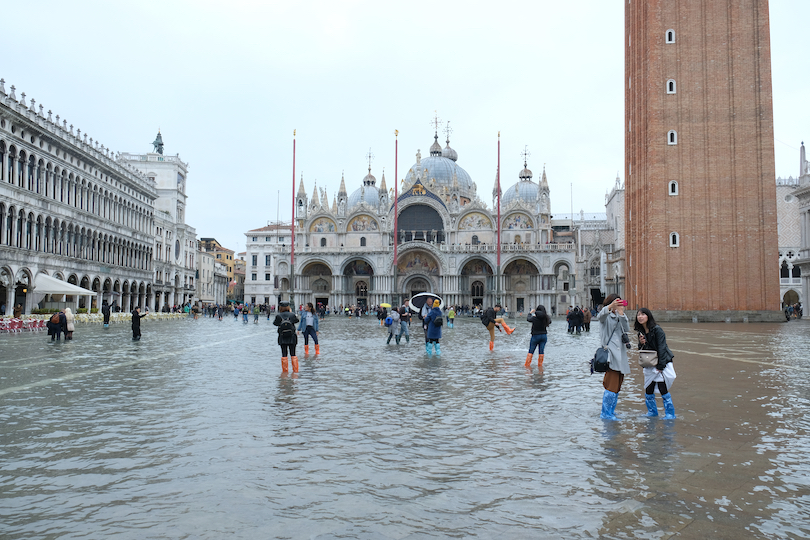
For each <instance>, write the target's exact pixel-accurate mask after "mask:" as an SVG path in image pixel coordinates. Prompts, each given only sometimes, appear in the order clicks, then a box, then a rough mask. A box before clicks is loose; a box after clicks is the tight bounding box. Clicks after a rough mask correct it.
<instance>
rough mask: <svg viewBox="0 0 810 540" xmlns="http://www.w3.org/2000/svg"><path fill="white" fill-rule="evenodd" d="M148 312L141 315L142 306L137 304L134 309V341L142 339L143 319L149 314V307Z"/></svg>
mask: <svg viewBox="0 0 810 540" xmlns="http://www.w3.org/2000/svg"><path fill="white" fill-rule="evenodd" d="M146 310H147V313H144V314H143V315H141V306H137V307H136V308H135V309H134V310H132V341H140V340H141V319H143V318H144V317H146V316H147V315H149V313H148V311H149V308H146Z"/></svg>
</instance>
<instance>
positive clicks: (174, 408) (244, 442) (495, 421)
mask: <svg viewBox="0 0 810 540" xmlns="http://www.w3.org/2000/svg"><path fill="white" fill-rule="evenodd" d="M251 319H252V318H251ZM515 324H516V326H517V331H516V332H515V333H514V334H513V335H511V336H507V335H506V334H499V335H497V336H496V344H495V351H494V352H490V351H489V350H488V347H487V342H488V337H487V336H488V335H487V333H486V330H485V328H484V327H483V326H482V325H481V324H480V322H479V321H478V320H477V319H467V320H465V319H457V322H456V325H455V328H453V329H449V328H446V327H445V328H444V338H443V339H442V355H441V356H440V357H435V356H433V357H428V356H427V355H426V354H425V352H424V341H423V338H422V339H420V337H419V334H420V331H421V329H420V328H419V327H418V326H417V325H414V326H412V327H411V330H412V333H413V334H414V336H413V338H412V339H411V342H410V343H409V344H406V343H405V341H404V340H403V342H402V344H401V345H399V346H396V345H395V344H393V341H392V344H391V345H388V346H386V344H385V338H386V336H387V333H386V331H385V329H383V328H380V327H379V326H378V322H377V320H376V319H375V318H373V317H371V318H362V319H359V320H358V319H346V318H342V317H334V316H333V317H328V318H327V320H325V321H324V322H322V323H321V333H320V339H321V354H320V356H318V357H315V356H313V355H310V356H304V354H303V347H302V346H299V357H300V359H301V371H300V373H299V374H297V376H293V375H291V374H290V375H286V376H284V375H282V374H281V369H280V360H279V357H280V354H279V348H278V346H277V345H276V334H275V331H274V330H275V328H274V327H272V326H271V325H270V323H268V322H267V321H266V320H265V319H263V318H260V320H259V324H253V322H252V320H251V322H250V323H249V324H247V325H244V324H242V322H241V321H240V322H234V320H233V318H228V317H226V318H225V320H224V321H222V322H220V321H216V320H213V319H200V320H197V321H194V320H181V321H165V322H158V321H150V320H149V318H147V319H144V322H143V339H142V341H140V342H133V341H131V339H130V332H129V327H128V325H127V324H121V325H114V326H113V327H111V328H109V329H104V328H102V327H101V326H99V325H79V326H78V327H77V330H76V334H75V340H74V341H73V342H61V343H52V342H50V341H48V339H49V338H48V337H47V336H46V335H45V333H44V332H42V333H38V334H37V333H34V334H19V335H2V336H0V421H1V422H2V423H1V424H0V443H1V444H0V537H2V538H60V539H61V538H106V537H116V538H133V539H139V540H140V539H151V538H195V539H208V538H211V539H215V538H225V537H228V538H245V539H256V538H317V539H333V538H374V539H378V538H396V539H400V538H445V537H478V538H583V537H584V538H669V537H682V538H713V539H714V538H734V539H735V540H739V539H740V538H806V537H808V536H810V472H808V471H809V470H810V468H808V466H807V462H808V455H810V438H808V431H810V424H809V422H808V413H810V394H808V388H810V355H808V353H807V351H808V350H810V332H808V330H810V323H808V322H807V321H795V322H791V323H789V324H771V325H756V324H739V325H733V324H714V325H711V324H699V325H675V324H667V325H664V328H665V330H666V332H667V335H668V338H669V342H670V347H671V348H672V349H673V351H674V352H675V355H676V358H675V366H676V370H677V373H678V378H677V380H676V382H675V384H674V386H673V388H672V396H673V399H674V403H675V408H676V413H677V414H678V419H677V420H664V419H663V412H662V416H660V417H659V418H656V419H648V418H646V417H643V416H642V415H643V414H644V412H645V411H646V409H645V407H644V399H643V389H642V388H641V386H642V377H641V371H640V369H638V368H635V367H634V369H633V374H632V375H630V376H629V377H628V378H627V379H626V380H625V385H624V388H623V389H622V392H621V394H620V397H619V405H618V407H617V414H619V415H620V416H621V417H622V420H621V421H620V422H609V421H602V420H600V419H599V412H600V406H601V396H602V391H603V389H602V386H601V378H600V377H599V376H598V375H594V376H591V375H590V374H589V371H588V369H587V364H586V361H587V359H588V358H589V357H590V356H592V354H593V351H594V349H595V348H596V347H597V346H598V328H599V325H598V323H595V324H594V325H593V328H592V332H591V333H590V334H583V335H582V336H571V335H568V334H567V333H566V332H565V328H564V325H565V323H564V321H562V320H560V319H555V321H554V324H553V325H552V327H551V333H550V336H549V343H548V346H547V348H546V360H545V365H544V367H543V370H538V368H537V367H536V361H535V365H534V366H533V368H532V369H531V370H527V369H525V368H524V367H523V362H524V359H525V356H526V348H527V344H528V340H529V338H528V323H526V322H525V321H516V323H515ZM658 404H659V408H661V401H660V398H658Z"/></svg>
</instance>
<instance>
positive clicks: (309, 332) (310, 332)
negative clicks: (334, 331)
mask: <svg viewBox="0 0 810 540" xmlns="http://www.w3.org/2000/svg"><path fill="white" fill-rule="evenodd" d="M309 336H312V339H313V340H314V341H315V345H317V344H318V334H316V333H315V328H313V327H312V326H307V327H306V328H304V345H309Z"/></svg>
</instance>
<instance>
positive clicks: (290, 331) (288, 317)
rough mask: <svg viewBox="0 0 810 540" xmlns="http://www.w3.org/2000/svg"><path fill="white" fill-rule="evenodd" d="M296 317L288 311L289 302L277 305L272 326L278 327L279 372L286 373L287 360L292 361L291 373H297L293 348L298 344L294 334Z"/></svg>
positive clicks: (296, 362)
mask: <svg viewBox="0 0 810 540" xmlns="http://www.w3.org/2000/svg"><path fill="white" fill-rule="evenodd" d="M296 323H298V317H296V316H295V313H293V312H292V311H291V310H290V303H289V302H281V303H280V304H279V312H278V313H277V314H276V318H275V319H274V320H273V325H275V326H278V344H279V346H281V371H283V372H285V373H286V372H287V371H288V363H287V358H288V357H289V358H290V360H291V361H292V368H293V373H298V357H297V356H296V355H295V346H296V345H297V344H298V336H297V335H296V334H295V325H296Z"/></svg>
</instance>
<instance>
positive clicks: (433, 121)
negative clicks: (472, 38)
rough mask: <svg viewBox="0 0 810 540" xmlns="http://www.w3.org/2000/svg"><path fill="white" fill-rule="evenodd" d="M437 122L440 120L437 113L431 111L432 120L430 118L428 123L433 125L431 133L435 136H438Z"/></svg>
mask: <svg viewBox="0 0 810 540" xmlns="http://www.w3.org/2000/svg"><path fill="white" fill-rule="evenodd" d="M439 122H441V120H439V114H438V113H437V112H436V111H433V120H431V121H430V123H431V124H432V125H433V134H434V135H435V136H436V138H438V137H439Z"/></svg>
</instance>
